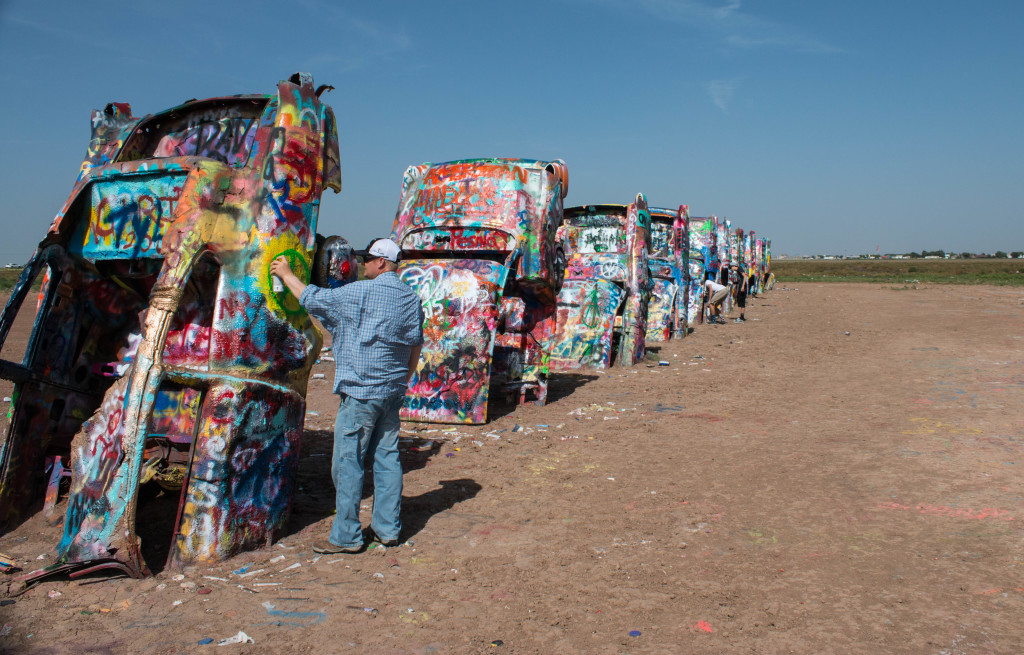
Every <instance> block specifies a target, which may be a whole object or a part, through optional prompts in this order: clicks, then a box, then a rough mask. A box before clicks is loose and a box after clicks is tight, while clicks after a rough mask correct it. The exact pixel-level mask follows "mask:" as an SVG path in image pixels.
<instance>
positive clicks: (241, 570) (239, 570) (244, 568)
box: [232, 564, 253, 575]
mask: <svg viewBox="0 0 1024 655" xmlns="http://www.w3.org/2000/svg"><path fill="white" fill-rule="evenodd" d="M252 567H253V565H252V564H246V565H245V566H240V567H238V568H237V569H235V570H234V571H232V573H234V574H235V575H242V574H243V573H245V572H246V571H248V570H249V569H251V568H252Z"/></svg>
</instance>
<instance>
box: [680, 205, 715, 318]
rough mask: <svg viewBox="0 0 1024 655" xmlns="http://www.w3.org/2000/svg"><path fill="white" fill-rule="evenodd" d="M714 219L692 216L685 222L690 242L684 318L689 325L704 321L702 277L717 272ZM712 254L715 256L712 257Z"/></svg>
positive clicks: (712, 217)
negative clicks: (688, 282) (688, 279)
mask: <svg viewBox="0 0 1024 655" xmlns="http://www.w3.org/2000/svg"><path fill="white" fill-rule="evenodd" d="M716 220H717V219H716V218H715V217H714V216H710V217H692V218H690V220H689V221H688V223H687V225H688V235H689V242H690V253H689V256H690V261H689V273H690V297H689V298H688V301H689V305H688V307H687V310H686V320H687V322H688V323H689V324H690V325H696V324H697V323H699V322H700V323H702V322H703V321H704V279H705V277H706V276H708V275H717V273H718V266H719V263H718V261H717V259H718V257H717V250H716V249H715V222H716ZM712 254H714V255H715V256H714V257H712ZM709 264H710V268H709ZM713 279H717V277H715V278H713Z"/></svg>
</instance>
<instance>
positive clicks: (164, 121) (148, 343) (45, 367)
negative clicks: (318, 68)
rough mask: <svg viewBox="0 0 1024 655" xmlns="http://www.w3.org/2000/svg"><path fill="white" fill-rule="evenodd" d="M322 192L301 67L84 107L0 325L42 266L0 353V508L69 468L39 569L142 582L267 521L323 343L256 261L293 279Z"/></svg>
mask: <svg viewBox="0 0 1024 655" xmlns="http://www.w3.org/2000/svg"><path fill="white" fill-rule="evenodd" d="M324 187H330V188H332V189H334V190H335V191H339V190H340V189H341V170H340V166H339V152H338V135H337V128H336V125H335V120H334V116H333V112H332V111H331V109H330V107H329V106H327V105H326V104H324V103H323V102H321V101H320V99H319V91H318V90H316V89H314V87H313V80H312V78H311V77H310V76H308V75H305V74H299V73H297V74H295V75H293V76H292V77H291V78H290V79H288V80H285V81H282V82H280V84H279V85H278V87H277V92H276V94H273V95H241V96H231V97H223V98H213V99H209V100H199V101H189V102H186V103H185V104H183V105H180V106H178V107H175V108H173V109H170V110H168V111H164V112H162V113H158V114H154V115H148V116H146V117H144V118H135V117H132V115H131V108H130V107H129V106H128V105H122V104H111V105H108V106H107V108H106V109H105V110H103V111H95V112H93V115H92V140H91V142H90V146H89V149H88V153H87V155H86V158H85V161H84V162H83V164H82V167H81V171H80V174H79V177H78V180H77V182H76V183H75V185H74V188H73V190H72V192H71V195H70V197H69V198H68V200H67V201H66V203H65V204H64V206H63V207H62V208H61V210H60V211H59V213H58V214H57V216H56V218H55V219H54V221H53V223H52V224H51V225H50V228H49V231H48V232H47V234H46V236H45V238H44V239H43V240H42V241H41V242H40V244H39V247H38V249H37V250H36V252H35V254H34V255H33V256H32V258H31V259H30V261H29V263H28V265H27V266H26V267H25V269H24V271H23V273H22V276H21V278H20V280H19V282H18V284H17V286H16V287H15V289H14V292H13V293H12V295H11V298H10V300H9V302H8V303H7V306H6V307H5V308H4V311H3V315H2V317H0V343H2V342H3V340H5V339H6V337H7V334H8V332H9V330H10V328H11V325H12V323H13V321H14V319H15V315H16V314H17V313H18V312H19V311H30V310H29V309H28V308H27V307H24V306H23V303H24V301H25V299H26V297H27V296H28V294H29V287H30V285H31V283H32V281H33V279H34V278H36V277H37V276H40V275H43V276H44V279H43V282H42V288H41V292H40V293H39V302H38V308H37V309H38V311H37V314H36V317H35V324H34V327H33V330H32V334H31V338H30V343H29V346H28V349H27V351H26V352H25V356H24V358H23V360H22V361H21V362H20V363H15V362H9V361H4V362H2V365H0V374H2V376H3V377H5V378H7V379H9V380H13V381H14V382H15V391H14V399H13V402H12V410H11V415H10V417H11V420H10V427H9V429H8V431H7V433H6V434H4V435H2V438H3V441H2V442H0V518H2V519H3V520H4V521H5V522H7V523H11V522H14V521H17V520H19V518H20V516H19V515H20V514H21V513H22V512H24V511H25V510H26V509H27V508H30V507H32V503H33V501H34V500H35V499H38V498H39V497H40V496H42V494H43V490H44V488H46V487H47V486H48V487H49V489H48V493H47V496H48V498H47V503H46V510H47V511H51V512H52V509H53V501H54V500H55V498H54V496H55V495H56V492H57V490H58V489H59V483H60V480H61V478H66V477H70V478H71V479H70V491H69V493H68V500H67V510H66V512H65V514H64V520H63V535H62V536H61V538H60V541H59V544H58V546H57V556H56V563H55V564H54V565H52V566H51V567H48V568H47V569H44V570H43V571H41V572H38V574H40V575H42V574H47V573H52V572H56V571H64V570H66V571H70V572H72V575H76V574H84V573H86V572H88V571H91V570H94V569H98V568H119V569H121V570H123V571H125V572H127V573H129V574H131V575H134V576H141V575H145V574H147V573H148V572H149V565H150V564H151V565H154V566H156V565H163V564H165V563H166V564H170V565H184V564H187V563H195V562H202V561H214V560H219V559H222V558H226V557H228V556H231V555H233V554H234V553H237V552H239V551H241V550H245V549H250V548H255V547H259V546H261V545H264V544H266V543H268V542H269V541H271V540H272V539H273V538H274V536H275V534H276V533H277V532H278V531H279V530H280V529H282V527H283V526H284V524H285V521H286V520H287V516H288V512H289V509H290V504H291V499H292V495H293V490H294V489H293V487H294V481H295V470H296V466H297V464H298V454H299V441H300V437H301V435H302V426H303V419H304V416H305V392H306V381H307V378H308V377H309V371H310V367H311V366H312V364H313V362H314V361H315V360H316V357H317V355H318V353H319V350H320V346H321V341H322V340H321V336H320V333H319V331H318V330H317V329H316V328H315V327H314V325H313V324H312V323H311V321H310V319H309V317H308V315H307V314H306V312H305V311H304V310H303V308H302V307H301V306H300V305H299V303H298V300H297V299H296V298H295V297H294V296H291V295H290V294H289V293H288V292H287V291H284V290H282V291H280V292H279V291H276V290H275V288H274V286H275V285H274V283H273V281H272V279H271V277H272V276H271V275H270V272H269V265H270V262H271V261H272V260H273V259H274V258H275V257H277V256H279V255H283V256H285V257H287V258H288V259H289V260H290V261H291V264H292V267H293V269H295V270H297V271H300V272H301V273H304V274H307V275H308V273H309V271H310V269H311V267H312V263H313V262H312V255H313V251H314V247H315V239H316V224H317V218H318V211H319V202H320V196H321V192H322V191H323V189H324ZM337 245H338V244H335V246H337ZM324 250H325V251H329V252H330V253H333V264H332V262H331V261H328V262H327V263H325V264H322V265H321V267H322V268H331V267H332V266H334V267H335V268H338V270H340V269H341V268H344V267H345V266H346V265H347V266H348V267H349V269H350V273H351V272H353V271H352V269H351V263H350V262H348V257H349V256H350V254H351V251H350V249H349V251H348V252H349V255H346V254H345V247H344V246H343V245H342V246H341V247H340V249H339V247H335V248H333V250H332V249H331V248H325V249H324ZM329 259H330V257H329ZM343 260H344V261H343ZM47 466H48V469H49V477H48V482H49V485H47V484H46V480H44V467H47ZM160 488H162V489H163V492H162V493H158V492H159V491H160ZM159 498H163V499H164V500H163V501H161V500H159ZM160 502H164V504H163V505H160V506H156V505H154V504H158V503H160ZM153 507H156V508H157V510H158V511H155V510H153ZM140 513H141V514H140ZM142 515H145V516H146V517H147V518H145V519H143V518H141V516H142ZM137 516H138V524H139V525H144V526H145V528H146V531H147V535H148V537H147V538H148V542H147V543H141V541H140V538H139V536H138V532H137ZM55 518H56V517H55ZM147 547H148V548H147ZM144 552H147V553H148V555H147V556H149V557H160V558H161V559H162V558H163V557H164V553H166V560H164V561H151V562H149V564H147V560H146V556H144V554H143V553H144ZM154 553H156V555H154Z"/></svg>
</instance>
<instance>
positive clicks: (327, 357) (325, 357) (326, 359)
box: [320, 355, 334, 362]
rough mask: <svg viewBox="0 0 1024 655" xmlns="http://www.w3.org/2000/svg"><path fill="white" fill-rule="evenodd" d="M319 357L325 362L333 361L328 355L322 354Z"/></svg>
mask: <svg viewBox="0 0 1024 655" xmlns="http://www.w3.org/2000/svg"><path fill="white" fill-rule="evenodd" d="M320 359H322V360H324V361H325V362H333V361H334V358H333V357H331V356H330V355H324V356H323V357H321V358H320Z"/></svg>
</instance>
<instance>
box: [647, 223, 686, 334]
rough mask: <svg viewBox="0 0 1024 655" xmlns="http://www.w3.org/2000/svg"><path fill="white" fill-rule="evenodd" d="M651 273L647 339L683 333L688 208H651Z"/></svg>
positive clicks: (684, 330) (684, 329)
mask: <svg viewBox="0 0 1024 655" xmlns="http://www.w3.org/2000/svg"><path fill="white" fill-rule="evenodd" d="M650 211H651V239H652V249H651V260H650V269H651V276H652V278H653V280H654V289H653V295H652V296H651V304H650V308H649V309H648V313H647V322H648V326H649V329H648V331H647V341H648V342H655V341H666V340H668V339H669V338H671V337H672V336H678V337H683V336H686V330H687V320H686V302H687V298H688V296H689V289H688V286H687V279H686V278H687V262H688V261H689V253H688V244H689V240H688V233H687V219H688V214H687V212H688V208H687V206H686V205H681V206H680V207H679V209H677V210H672V209H660V208H652V209H651V210H650Z"/></svg>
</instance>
